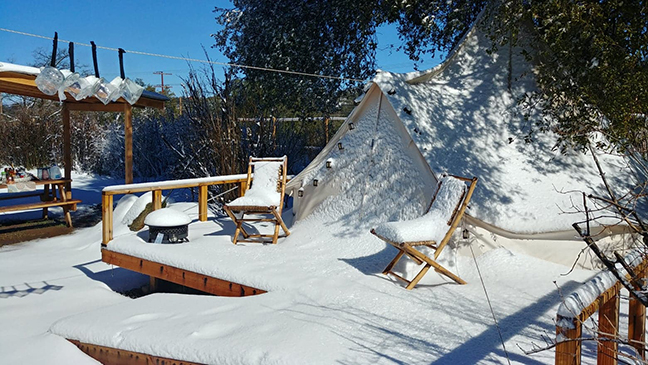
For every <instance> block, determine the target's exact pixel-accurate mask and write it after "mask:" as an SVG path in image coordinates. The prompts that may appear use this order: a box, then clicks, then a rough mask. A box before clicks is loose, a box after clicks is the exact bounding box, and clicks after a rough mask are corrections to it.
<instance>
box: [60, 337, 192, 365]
mask: <svg viewBox="0 0 648 365" xmlns="http://www.w3.org/2000/svg"><path fill="white" fill-rule="evenodd" d="M67 340H68V341H70V342H71V343H73V344H74V345H75V346H76V347H78V348H79V350H81V351H83V352H84V353H85V354H86V355H88V356H90V357H92V358H93V359H95V360H97V361H99V362H100V363H102V364H104V365H162V364H167V365H198V363H195V362H189V361H184V360H175V359H170V358H167V357H160V356H153V355H148V354H144V353H141V352H134V351H127V350H121V349H116V348H112V347H106V346H99V345H93V344H89V343H85V342H81V341H77V340H71V339H67Z"/></svg>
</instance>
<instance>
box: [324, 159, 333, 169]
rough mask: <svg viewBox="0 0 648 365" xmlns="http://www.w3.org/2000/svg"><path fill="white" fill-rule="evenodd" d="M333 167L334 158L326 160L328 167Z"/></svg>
mask: <svg viewBox="0 0 648 365" xmlns="http://www.w3.org/2000/svg"><path fill="white" fill-rule="evenodd" d="M331 167H333V160H331V159H330V158H329V159H328V160H326V168H327V169H330V168H331Z"/></svg>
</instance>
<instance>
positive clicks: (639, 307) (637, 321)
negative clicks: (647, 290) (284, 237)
mask: <svg viewBox="0 0 648 365" xmlns="http://www.w3.org/2000/svg"><path fill="white" fill-rule="evenodd" d="M646 272H647V271H646V270H644V271H643V272H641V274H639V275H637V276H639V277H640V278H641V279H645V278H646ZM637 289H638V288H637ZM628 339H629V340H630V345H632V347H634V348H635V349H636V350H637V355H639V357H641V358H642V359H645V358H646V346H645V344H644V343H645V341H646V307H645V306H644V305H643V304H641V302H640V301H639V300H637V299H635V297H634V296H632V295H630V301H629V303H628Z"/></svg>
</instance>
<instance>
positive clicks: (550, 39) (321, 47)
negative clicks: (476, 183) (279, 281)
mask: <svg viewBox="0 0 648 365" xmlns="http://www.w3.org/2000/svg"><path fill="white" fill-rule="evenodd" d="M233 4H234V6H235V8H234V9H216V13H217V14H218V16H217V20H218V22H219V23H220V24H221V25H223V27H224V28H223V30H221V31H219V32H217V33H216V34H215V35H214V37H215V39H216V46H217V47H219V48H220V49H222V50H223V51H224V53H225V55H226V56H227V57H229V58H230V60H231V61H232V62H235V63H239V64H245V65H252V66H258V67H269V68H277V69H288V70H298V71H305V72H310V73H319V74H327V75H341V76H345V77H352V78H360V79H365V78H369V77H370V75H371V72H372V70H373V67H374V58H375V49H376V43H375V29H376V27H377V26H378V25H380V24H383V23H385V22H391V23H394V22H395V23H397V24H398V31H399V36H400V38H401V40H402V41H403V44H402V45H401V49H403V50H404V51H405V52H406V53H407V54H408V55H409V56H410V58H411V59H413V60H421V59H422V58H424V57H429V56H431V57H434V56H435V55H436V54H437V53H439V52H447V51H449V50H451V49H452V48H453V47H455V46H456V45H457V44H458V43H459V42H460V40H461V38H462V37H463V35H464V34H465V33H466V32H467V31H468V30H469V29H470V28H471V27H472V26H473V24H474V23H475V21H476V20H477V18H478V17H479V14H480V13H482V12H484V13H485V15H484V18H485V19H486V20H487V21H485V22H483V23H485V28H486V30H487V31H488V32H489V34H490V35H491V37H492V38H493V41H494V43H493V46H494V47H497V46H498V45H499V44H503V43H506V42H513V43H515V42H517V41H519V40H520V37H525V38H528V37H531V38H533V41H532V42H531V43H532V44H535V45H536V46H537V47H536V49H535V50H533V52H529V54H528V56H529V57H530V58H531V57H533V61H534V62H535V63H536V66H537V68H536V71H537V83H538V90H537V91H536V92H533V93H530V94H529V95H527V100H525V102H527V103H534V104H535V103H541V104H542V105H543V108H542V109H543V111H544V113H545V115H544V117H545V118H543V120H542V122H540V123H539V124H538V125H536V126H534V127H535V128H534V131H535V130H540V131H543V130H553V131H555V132H557V133H558V135H559V141H558V144H559V146H560V147H562V148H569V147H584V146H586V144H587V141H588V137H587V136H588V135H589V134H590V133H591V132H595V131H599V132H604V133H605V134H606V135H607V136H608V138H609V140H610V141H611V142H612V143H613V144H614V145H615V146H616V147H621V149H625V148H627V147H630V146H634V147H639V148H640V149H641V151H642V152H643V153H644V155H646V154H648V153H647V151H648V143H647V142H646V135H647V133H646V132H645V131H646V127H647V124H648V123H647V117H646V115H648V65H647V55H648V14H647V12H648V10H647V5H646V2H645V1H644V0H635V1H623V0H611V1H580V2H574V1H568V0H550V1H539V0H529V1H515V0H502V1H487V0H477V1H468V0H431V1H430V0H425V1H423V0H407V1H395V0H382V1H345V0H336V1H330V2H318V1H296V2H295V1H286V0H278V1H272V2H269V1H261V0H236V1H234V2H233ZM244 72H245V76H246V78H248V79H249V83H250V85H252V84H258V86H256V87H258V88H262V89H263V92H264V98H263V99H262V100H260V102H259V105H261V106H262V108H272V107H273V106H275V105H277V102H278V101H279V102H281V101H284V102H285V103H286V104H287V105H295V106H297V107H298V108H299V109H300V110H312V109H317V108H319V110H331V109H332V107H333V105H334V103H335V101H336V100H337V98H338V97H339V95H340V94H339V90H340V87H341V86H345V85H344V83H342V82H339V81H331V80H322V79H315V80H306V79H304V78H301V77H290V76H285V75H281V74H274V73H268V72H264V71H258V70H244ZM322 96H326V99H324V100H322ZM308 100H315V101H316V102H315V103H314V104H315V105H308V104H307V101H308ZM264 103H265V104H264ZM324 106H326V108H324Z"/></svg>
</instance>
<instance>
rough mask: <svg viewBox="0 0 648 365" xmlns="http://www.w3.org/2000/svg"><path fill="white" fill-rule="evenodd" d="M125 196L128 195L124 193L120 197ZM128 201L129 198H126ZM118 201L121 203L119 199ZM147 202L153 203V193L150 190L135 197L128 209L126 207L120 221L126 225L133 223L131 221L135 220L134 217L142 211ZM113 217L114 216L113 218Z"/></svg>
mask: <svg viewBox="0 0 648 365" xmlns="http://www.w3.org/2000/svg"><path fill="white" fill-rule="evenodd" d="M127 196H128V195H125V196H124V197H123V198H122V199H124V198H126V197H127ZM127 199H129V198H127ZM128 201H130V200H128ZM120 203H121V201H120ZM149 203H151V204H153V193H152V192H147V193H144V194H142V195H140V197H139V198H137V199H136V200H135V201H134V202H133V203H132V205H131V206H130V209H128V210H127V211H126V214H125V215H124V218H123V219H122V220H121V222H122V223H123V224H124V225H126V226H129V225H131V224H132V223H133V221H134V220H135V218H137V217H138V216H139V215H140V213H142V212H143V211H144V209H145V208H146V205H147V204H149ZM113 219H115V218H113ZM116 220H117V219H115V221H116Z"/></svg>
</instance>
